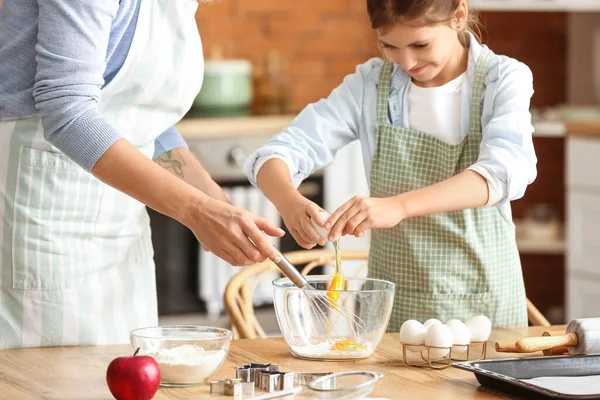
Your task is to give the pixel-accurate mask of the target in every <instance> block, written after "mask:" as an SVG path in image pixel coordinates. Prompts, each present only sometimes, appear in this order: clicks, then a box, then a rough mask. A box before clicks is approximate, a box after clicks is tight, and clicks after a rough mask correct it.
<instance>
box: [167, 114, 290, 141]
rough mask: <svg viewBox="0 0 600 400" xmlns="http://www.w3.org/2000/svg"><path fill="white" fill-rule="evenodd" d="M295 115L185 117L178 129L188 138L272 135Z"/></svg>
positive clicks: (286, 124)
mask: <svg viewBox="0 0 600 400" xmlns="http://www.w3.org/2000/svg"><path fill="white" fill-rule="evenodd" d="M294 117H295V115H266V116H251V117H231V118H184V119H182V120H181V121H180V122H179V123H178V124H177V130H179V133H180V134H181V136H183V138H184V139H186V140H198V139H213V138H219V139H220V138H240V137H244V136H249V137H252V136H254V137H256V136H264V137H270V136H272V135H274V134H276V133H279V132H281V130H283V129H284V128H285V127H286V126H288V125H289V124H290V123H291V122H292V120H293V119H294Z"/></svg>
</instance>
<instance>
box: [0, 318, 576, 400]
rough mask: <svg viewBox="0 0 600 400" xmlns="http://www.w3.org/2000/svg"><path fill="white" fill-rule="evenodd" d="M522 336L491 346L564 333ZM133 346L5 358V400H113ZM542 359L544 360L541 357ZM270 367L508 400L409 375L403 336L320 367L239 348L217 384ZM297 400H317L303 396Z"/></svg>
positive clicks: (453, 379) (392, 393) (426, 374)
mask: <svg viewBox="0 0 600 400" xmlns="http://www.w3.org/2000/svg"><path fill="white" fill-rule="evenodd" d="M564 328H565V327H564V326H560V327H552V328H539V327H538V328H521V329H503V330H495V331H494V332H493V333H492V336H491V338H490V340H491V341H496V340H504V339H513V338H520V337H523V336H535V335H540V334H541V333H542V332H543V331H545V330H549V329H551V330H559V329H564ZM493 347H494V346H493V343H490V345H489V346H488V349H489V351H488V358H503V357H514V356H516V355H514V354H496V353H495V351H494V350H493ZM131 353H132V350H131V348H130V347H129V346H89V347H55V348H35V349H14V350H0V399H19V400H30V399H57V400H58V399H60V400H67V399H73V400H75V399H81V400H83V399H94V400H101V399H107V400H108V399H112V396H111V394H110V392H109V390H108V388H107V386H106V381H105V373H106V368H107V366H108V364H109V363H110V361H111V360H112V359H114V358H115V357H118V356H121V355H125V354H131ZM536 354H537V355H541V353H536ZM251 361H254V362H272V363H276V364H279V365H281V368H282V370H285V371H294V372H304V371H321V372H325V371H333V372H339V371H344V370H369V371H374V372H380V373H383V374H384V378H383V380H380V381H379V382H378V383H377V388H376V391H375V392H374V393H373V394H372V395H371V397H383V398H388V399H442V398H443V399H498V398H510V397H508V396H506V395H502V394H499V393H491V392H488V391H487V390H485V389H483V388H482V387H480V386H479V384H478V383H477V381H476V379H475V377H474V375H473V374H471V373H468V372H465V371H462V370H458V369H456V368H447V369H445V370H441V371H438V370H432V369H429V368H416V367H409V366H407V365H406V364H404V362H403V361H402V348H401V346H400V339H399V336H398V335H393V334H388V335H386V336H385V337H384V339H383V340H382V342H381V344H380V346H379V347H378V349H377V351H376V352H375V354H374V355H373V356H372V357H371V358H369V359H367V360H361V361H353V362H329V363H326V362H317V361H306V360H299V359H296V358H294V357H293V356H292V355H291V354H290V352H289V350H288V348H287V346H286V344H285V342H284V341H283V340H282V339H264V340H258V339H256V340H236V341H234V342H233V343H232V345H231V350H230V353H229V356H228V358H227V361H226V363H225V365H224V367H223V368H222V369H221V371H220V373H219V374H218V377H220V378H230V377H235V367H237V366H241V365H242V364H244V363H247V362H251ZM296 398H298V399H300V398H307V399H308V398H314V397H312V395H310V394H308V393H307V394H301V395H299V396H296ZM155 399H198V400H201V399H213V400H217V399H232V397H225V396H211V395H210V394H209V386H207V385H205V386H200V387H190V388H176V389H174V388H161V389H159V391H158V393H157V394H156V396H155Z"/></svg>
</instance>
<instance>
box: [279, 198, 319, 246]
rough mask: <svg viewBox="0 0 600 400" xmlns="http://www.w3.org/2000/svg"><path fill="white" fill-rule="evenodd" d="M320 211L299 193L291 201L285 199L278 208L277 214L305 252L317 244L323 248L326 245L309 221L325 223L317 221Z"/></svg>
mask: <svg viewBox="0 0 600 400" xmlns="http://www.w3.org/2000/svg"><path fill="white" fill-rule="evenodd" d="M321 211H323V209H322V208H321V207H319V206H318V205H316V204H315V203H313V202H312V201H310V200H308V199H307V198H306V197H304V196H302V195H300V194H299V193H297V195H296V196H294V197H293V198H292V199H286V201H284V202H282V203H281V205H280V206H279V213H280V214H281V217H282V219H283V222H284V223H285V226H287V228H288V230H289V231H290V233H291V234H292V236H293V237H294V239H296V242H298V244H299V245H300V246H302V247H303V248H305V249H307V250H310V249H312V248H313V247H315V246H316V245H317V244H319V245H321V246H324V245H325V243H326V242H325V239H323V238H322V237H321V236H319V234H318V233H317V231H316V230H315V228H314V227H313V225H312V222H311V219H313V220H314V221H315V222H317V224H319V225H321V224H322V223H325V221H320V219H319V212H321Z"/></svg>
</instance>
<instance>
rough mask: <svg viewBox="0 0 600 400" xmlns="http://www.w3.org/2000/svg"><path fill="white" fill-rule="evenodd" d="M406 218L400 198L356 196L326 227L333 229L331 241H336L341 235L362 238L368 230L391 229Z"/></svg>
mask: <svg viewBox="0 0 600 400" xmlns="http://www.w3.org/2000/svg"><path fill="white" fill-rule="evenodd" d="M404 218H406V215H405V212H404V207H403V206H402V203H401V202H400V201H399V198H398V197H385V198H376V197H362V196H355V197H353V198H352V199H350V200H348V201H347V202H346V203H344V204H343V205H342V206H341V207H340V208H338V209H337V210H336V211H335V212H334V213H333V214H332V215H331V217H329V219H328V220H327V222H326V224H325V227H326V228H328V227H332V228H331V232H330V233H329V240H330V241H334V240H337V239H339V237H340V236H341V235H354V236H356V237H362V236H363V235H364V232H365V231H366V230H367V229H373V228H391V227H392V226H396V225H398V224H399V223H400V221H402V220H403V219H404Z"/></svg>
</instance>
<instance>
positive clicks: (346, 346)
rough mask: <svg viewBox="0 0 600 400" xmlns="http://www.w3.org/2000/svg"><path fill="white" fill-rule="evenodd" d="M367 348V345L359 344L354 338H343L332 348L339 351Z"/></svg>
mask: <svg viewBox="0 0 600 400" xmlns="http://www.w3.org/2000/svg"><path fill="white" fill-rule="evenodd" d="M366 349H367V346H365V345H360V344H357V343H356V342H355V341H354V340H341V341H339V342H336V343H335V344H334V345H333V346H331V350H337V351H344V350H350V351H364V350H366Z"/></svg>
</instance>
